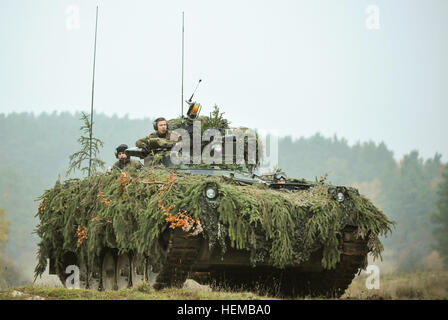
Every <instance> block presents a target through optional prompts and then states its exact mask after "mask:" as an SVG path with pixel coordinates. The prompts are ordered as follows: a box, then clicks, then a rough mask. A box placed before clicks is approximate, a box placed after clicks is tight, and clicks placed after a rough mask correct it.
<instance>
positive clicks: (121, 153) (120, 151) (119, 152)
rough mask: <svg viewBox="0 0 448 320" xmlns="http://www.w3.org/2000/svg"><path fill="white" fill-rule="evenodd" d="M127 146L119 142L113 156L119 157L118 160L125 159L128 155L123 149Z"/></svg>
mask: <svg viewBox="0 0 448 320" xmlns="http://www.w3.org/2000/svg"><path fill="white" fill-rule="evenodd" d="M127 148H128V146H127V145H126V144H120V145H119V146H118V147H117V148H116V149H115V158H117V159H119V160H124V159H126V158H127V157H128V156H127V155H126V153H125V151H126V149H127Z"/></svg>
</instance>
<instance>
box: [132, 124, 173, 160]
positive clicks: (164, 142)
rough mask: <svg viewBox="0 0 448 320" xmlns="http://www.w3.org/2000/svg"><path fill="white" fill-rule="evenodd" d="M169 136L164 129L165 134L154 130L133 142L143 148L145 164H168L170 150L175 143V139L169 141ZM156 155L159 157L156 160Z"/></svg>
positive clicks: (168, 132) (169, 133)
mask: <svg viewBox="0 0 448 320" xmlns="http://www.w3.org/2000/svg"><path fill="white" fill-rule="evenodd" d="M170 138H171V132H170V131H166V133H165V134H160V133H159V132H157V131H156V132H153V133H151V134H150V135H149V136H147V137H145V138H142V139H139V140H137V141H136V142H135V146H136V147H138V148H141V149H142V150H143V155H144V156H145V166H148V165H152V164H157V163H160V162H161V163H162V164H163V165H165V166H167V167H168V166H170V164H171V159H170V150H171V148H172V147H173V146H174V145H175V144H176V141H171V140H170ZM156 155H157V157H160V158H158V160H156V158H157V157H155V156H156Z"/></svg>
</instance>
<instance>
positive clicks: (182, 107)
mask: <svg viewBox="0 0 448 320" xmlns="http://www.w3.org/2000/svg"><path fill="white" fill-rule="evenodd" d="M180 104H181V110H182V113H181V115H180V116H181V117H183V116H184V12H183V11H182V89H181V99H180Z"/></svg>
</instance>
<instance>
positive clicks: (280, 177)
mask: <svg viewBox="0 0 448 320" xmlns="http://www.w3.org/2000/svg"><path fill="white" fill-rule="evenodd" d="M274 183H278V184H285V183H286V175H285V174H284V173H281V172H279V173H276V174H275V176H274Z"/></svg>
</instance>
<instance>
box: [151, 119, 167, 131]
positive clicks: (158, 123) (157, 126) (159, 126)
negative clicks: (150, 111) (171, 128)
mask: <svg viewBox="0 0 448 320" xmlns="http://www.w3.org/2000/svg"><path fill="white" fill-rule="evenodd" d="M153 125H154V130H156V131H157V132H158V133H159V134H165V133H166V131H167V130H168V125H167V123H166V119H165V118H163V117H160V118H157V119H156V120H154V123H153Z"/></svg>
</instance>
